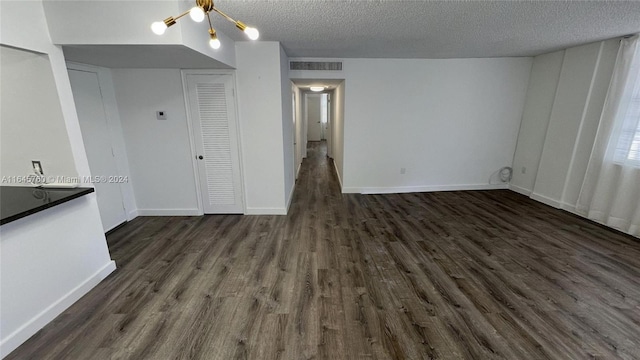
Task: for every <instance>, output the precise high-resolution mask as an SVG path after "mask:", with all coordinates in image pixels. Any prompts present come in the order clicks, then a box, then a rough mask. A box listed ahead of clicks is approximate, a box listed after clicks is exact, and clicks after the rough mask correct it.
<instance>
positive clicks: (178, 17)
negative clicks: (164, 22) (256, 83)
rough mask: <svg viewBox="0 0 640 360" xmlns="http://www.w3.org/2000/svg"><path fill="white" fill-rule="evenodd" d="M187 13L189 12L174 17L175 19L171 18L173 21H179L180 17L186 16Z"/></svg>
mask: <svg viewBox="0 0 640 360" xmlns="http://www.w3.org/2000/svg"><path fill="white" fill-rule="evenodd" d="M189 11H191V10H187V11H185V12H183V13H182V14H180V15H178V16H176V17H174V18H173V20H174V21H175V20H178V19H180V18H181V17H183V16H185V15H187V14H188V13H189Z"/></svg>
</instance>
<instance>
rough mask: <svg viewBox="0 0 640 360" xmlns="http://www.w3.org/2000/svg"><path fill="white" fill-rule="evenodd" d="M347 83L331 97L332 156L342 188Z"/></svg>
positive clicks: (338, 87) (340, 86) (339, 87)
mask: <svg viewBox="0 0 640 360" xmlns="http://www.w3.org/2000/svg"><path fill="white" fill-rule="evenodd" d="M344 99H345V83H344V81H343V82H342V83H340V85H338V86H337V87H336V89H335V90H334V92H333V96H332V97H331V101H332V102H333V104H332V106H331V108H332V109H333V115H332V118H331V121H332V125H331V131H332V132H333V133H332V134H331V140H332V144H331V145H332V147H333V149H332V154H333V162H334V165H335V167H336V172H337V174H338V181H339V182H340V187H341V188H342V177H343V173H344V109H345V102H344Z"/></svg>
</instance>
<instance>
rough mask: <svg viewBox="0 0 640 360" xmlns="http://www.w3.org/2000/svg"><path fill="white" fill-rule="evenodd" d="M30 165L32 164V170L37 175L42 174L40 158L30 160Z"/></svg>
mask: <svg viewBox="0 0 640 360" xmlns="http://www.w3.org/2000/svg"><path fill="white" fill-rule="evenodd" d="M31 166H33V172H35V173H36V174H38V175H44V170H42V164H41V163H40V160H31Z"/></svg>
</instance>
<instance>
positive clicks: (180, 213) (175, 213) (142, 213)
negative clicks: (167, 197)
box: [137, 209, 202, 216]
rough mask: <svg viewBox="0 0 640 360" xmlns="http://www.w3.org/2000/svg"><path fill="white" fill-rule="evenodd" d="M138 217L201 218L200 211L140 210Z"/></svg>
mask: <svg viewBox="0 0 640 360" xmlns="http://www.w3.org/2000/svg"><path fill="white" fill-rule="evenodd" d="M137 212H138V216H200V215H202V213H200V210H198V209H138V210H137Z"/></svg>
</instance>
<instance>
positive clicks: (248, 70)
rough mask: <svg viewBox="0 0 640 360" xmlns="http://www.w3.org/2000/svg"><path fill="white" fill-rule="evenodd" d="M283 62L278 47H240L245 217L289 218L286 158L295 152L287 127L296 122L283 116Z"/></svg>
mask: <svg viewBox="0 0 640 360" xmlns="http://www.w3.org/2000/svg"><path fill="white" fill-rule="evenodd" d="M281 61H282V53H281V49H280V44H279V43H277V42H266V41H262V42H255V43H254V42H238V43H236V64H237V73H236V75H237V77H236V78H237V83H238V88H237V90H238V115H239V120H240V122H239V124H240V131H241V137H242V144H243V145H242V158H243V175H244V185H245V186H244V188H245V202H246V214H252V215H257V214H286V207H287V192H286V190H287V189H286V187H287V185H286V184H287V183H286V182H285V178H286V176H289V175H288V170H287V169H286V167H285V154H284V153H285V150H286V151H293V146H289V143H288V140H287V143H285V139H284V133H285V132H286V131H285V130H284V125H283V122H289V123H291V122H292V120H291V118H290V117H289V118H287V119H285V116H283V99H282V96H283V84H282V80H283V78H282V74H281V73H282V62H281ZM287 97H288V98H290V96H287ZM290 106H291V105H289V107H290ZM285 145H286V148H285ZM287 159H288V158H287ZM287 163H291V164H292V163H293V160H291V161H289V160H287ZM287 166H288V165H287Z"/></svg>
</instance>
